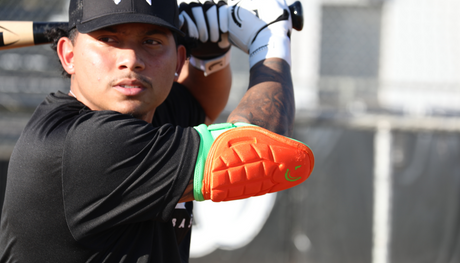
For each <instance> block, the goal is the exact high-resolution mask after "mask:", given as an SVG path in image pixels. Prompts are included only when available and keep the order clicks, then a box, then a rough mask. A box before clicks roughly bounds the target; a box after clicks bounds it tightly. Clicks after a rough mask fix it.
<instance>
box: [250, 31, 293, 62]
mask: <svg viewBox="0 0 460 263" xmlns="http://www.w3.org/2000/svg"><path fill="white" fill-rule="evenodd" d="M267 58H281V59H283V60H285V61H286V62H287V63H288V64H289V66H291V39H290V38H289V37H288V36H287V34H275V33H273V32H272V31H271V30H270V28H266V29H264V30H262V31H261V32H260V33H259V35H258V36H257V38H256V39H255V40H254V42H253V43H252V44H251V45H250V47H249V67H250V68H252V67H253V66H254V65H255V64H257V63H258V62H259V61H262V60H264V59H267Z"/></svg>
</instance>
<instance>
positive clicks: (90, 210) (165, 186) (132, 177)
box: [62, 111, 199, 240]
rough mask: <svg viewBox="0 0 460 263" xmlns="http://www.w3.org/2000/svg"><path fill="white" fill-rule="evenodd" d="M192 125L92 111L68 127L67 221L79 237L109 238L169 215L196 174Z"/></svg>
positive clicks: (195, 140)
mask: <svg viewBox="0 0 460 263" xmlns="http://www.w3.org/2000/svg"><path fill="white" fill-rule="evenodd" d="M198 149H199V136H198V134H197V133H196V132H195V131H194V129H193V128H181V127H179V126H173V125H163V126H161V127H153V126H152V125H151V124H149V123H146V122H144V121H141V120H138V119H135V118H133V117H131V116H128V115H123V114H119V113H116V112H111V111H96V112H92V111H90V112H87V113H85V114H83V115H82V116H80V117H79V119H78V121H76V122H75V124H74V125H73V126H72V127H70V128H69V132H68V135H67V138H66V141H65V147H64V153H63V159H62V163H63V169H62V178H63V179H62V180H63V197H64V207H65V208H64V209H65V215H66V220H67V224H68V226H69V229H70V231H71V233H72V235H73V236H74V238H75V239H76V240H82V239H85V238H95V237H99V238H107V237H106V236H104V233H105V232H106V231H107V230H108V229H110V233H111V235H113V234H114V233H113V231H115V232H116V229H121V228H122V226H123V225H124V224H129V223H136V222H142V221H148V220H158V221H162V222H165V221H167V220H170V218H171V216H172V212H173V211H174V207H175V205H176V204H177V202H178V201H179V199H180V197H181V196H182V194H183V192H184V190H185V188H186V186H187V184H188V183H189V180H190V179H191V178H192V174H193V170H194V166H195V160H196V157H197V153H198Z"/></svg>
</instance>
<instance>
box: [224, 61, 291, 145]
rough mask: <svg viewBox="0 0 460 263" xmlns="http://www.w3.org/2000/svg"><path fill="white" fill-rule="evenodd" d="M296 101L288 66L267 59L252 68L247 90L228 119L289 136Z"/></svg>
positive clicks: (284, 63) (283, 62)
mask: <svg viewBox="0 0 460 263" xmlns="http://www.w3.org/2000/svg"><path fill="white" fill-rule="evenodd" d="M294 115H295V102H294V92H293V84H292V79H291V72H290V67H289V65H288V63H286V61H284V60H283V59H278V58H270V59H266V60H264V61H261V62H259V63H257V64H256V65H254V66H253V67H252V68H251V72H250V82H249V89H248V91H247V92H246V94H245V95H244V97H243V98H242V99H241V101H240V103H239V104H238V106H237V107H236V109H235V110H233V111H232V113H231V114H230V116H229V117H228V119H227V122H231V123H235V122H247V123H251V124H255V125H258V126H260V127H263V128H265V129H268V130H270V131H273V132H275V133H278V134H281V135H285V136H292V131H293V123H294Z"/></svg>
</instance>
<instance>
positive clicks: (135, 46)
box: [58, 23, 185, 121]
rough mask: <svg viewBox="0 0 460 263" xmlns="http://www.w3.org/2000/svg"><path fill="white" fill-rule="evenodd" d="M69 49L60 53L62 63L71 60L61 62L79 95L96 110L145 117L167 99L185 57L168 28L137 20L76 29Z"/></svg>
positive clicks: (73, 90)
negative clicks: (84, 31)
mask: <svg viewBox="0 0 460 263" xmlns="http://www.w3.org/2000/svg"><path fill="white" fill-rule="evenodd" d="M67 40H68V39H67ZM67 44H69V43H67ZM69 49H71V50H70V51H71V52H69V50H67V49H65V48H64V51H63V52H59V50H58V54H60V57H61V62H62V61H63V60H65V61H68V62H66V63H67V64H68V65H67V64H66V65H67V66H68V67H66V65H64V64H65V63H63V66H64V68H65V69H66V70H67V72H69V74H71V90H72V92H73V93H74V94H75V95H76V97H77V98H78V100H80V101H81V102H83V103H84V104H85V105H86V106H88V107H89V108H90V109H92V110H114V111H118V112H121V113H125V114H132V115H133V116H135V117H137V118H140V119H144V120H146V121H150V120H151V118H152V116H153V113H154V111H155V108H156V107H158V106H159V105H160V104H161V103H162V102H163V101H164V100H165V99H166V97H167V95H168V94H169V92H170V90H171V86H172V83H173V81H174V79H175V73H176V72H180V68H181V66H182V63H183V60H184V59H185V50H183V49H184V48H183V47H182V46H181V47H179V49H178V48H177V47H176V43H175V41H174V37H173V35H172V33H171V32H170V31H169V30H168V29H166V28H164V27H160V26H155V25H150V24H139V23H132V24H122V25H116V26H112V27H108V28H104V29H101V30H97V31H95V32H91V33H88V34H78V35H77V37H76V39H75V40H74V43H73V44H70V46H69ZM66 50H67V52H66ZM182 53H184V54H182Z"/></svg>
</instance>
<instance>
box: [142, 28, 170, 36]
mask: <svg viewBox="0 0 460 263" xmlns="http://www.w3.org/2000/svg"><path fill="white" fill-rule="evenodd" d="M157 34H160V35H164V36H168V33H167V32H166V31H163V30H159V29H152V30H149V31H147V32H146V35H148V36H151V35H157Z"/></svg>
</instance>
